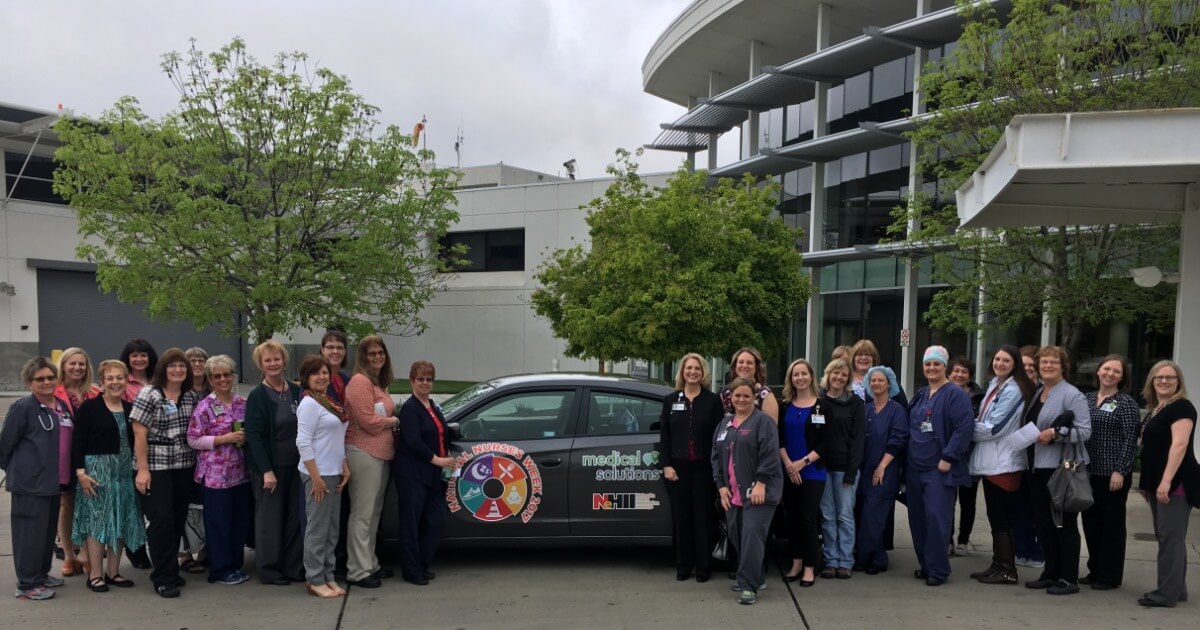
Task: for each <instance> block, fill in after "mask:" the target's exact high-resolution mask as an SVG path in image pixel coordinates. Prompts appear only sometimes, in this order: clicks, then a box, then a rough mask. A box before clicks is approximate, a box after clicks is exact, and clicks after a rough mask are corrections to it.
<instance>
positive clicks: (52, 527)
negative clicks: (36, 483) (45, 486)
mask: <svg viewBox="0 0 1200 630" xmlns="http://www.w3.org/2000/svg"><path fill="white" fill-rule="evenodd" d="M10 496H11V498H12V505H11V506H10V510H9V519H10V520H9V522H10V524H11V526H12V551H13V568H14V569H16V572H17V588H18V589H20V590H22V591H28V590H30V589H33V588H37V587H39V586H41V585H42V581H43V580H45V579H46V576H48V575H49V574H50V560H51V558H53V557H54V534H55V533H56V532H57V531H58V504H59V501H60V499H61V496H60V495H57V494H55V495H52V496H37V495H32V494H21V493H19V492H18V493H13V494H12V495H10ZM63 542H64V544H67V545H69V544H71V541H69V540H67V541H63ZM93 562H95V561H93Z"/></svg>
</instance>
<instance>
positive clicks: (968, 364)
mask: <svg viewBox="0 0 1200 630" xmlns="http://www.w3.org/2000/svg"><path fill="white" fill-rule="evenodd" d="M959 366H962V367H965V368H967V374H969V375H970V377H971V378H975V363H974V362H972V361H971V360H970V359H968V358H967V357H955V359H954V360H953V361H951V362H950V370H951V371H954V368H956V367H959Z"/></svg>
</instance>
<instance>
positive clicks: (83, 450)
mask: <svg viewBox="0 0 1200 630" xmlns="http://www.w3.org/2000/svg"><path fill="white" fill-rule="evenodd" d="M121 407H123V408H124V409H125V438H126V439H127V440H128V442H129V449H130V450H131V451H132V450H133V430H132V429H130V428H129V412H130V410H132V409H133V405H132V404H130V403H129V401H126V400H122V401H121ZM120 436H121V434H120V432H119V431H117V420H116V418H114V417H113V414H112V412H111V411H109V410H108V405H106V404H104V397H103V396H97V397H95V398H90V399H88V400H85V401H84V402H83V404H82V405H79V411H78V412H76V415H75V433H74V434H73V435H72V436H71V470H79V469H80V468H83V467H84V466H83V456H84V455H115V454H117V453H120V452H121V443H120Z"/></svg>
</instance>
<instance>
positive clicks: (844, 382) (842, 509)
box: [812, 359, 867, 580]
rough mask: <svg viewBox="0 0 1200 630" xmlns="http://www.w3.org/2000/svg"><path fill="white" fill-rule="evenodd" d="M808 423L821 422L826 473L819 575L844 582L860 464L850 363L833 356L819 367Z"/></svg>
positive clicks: (860, 426)
mask: <svg viewBox="0 0 1200 630" xmlns="http://www.w3.org/2000/svg"><path fill="white" fill-rule="evenodd" d="M812 422H813V424H817V425H824V426H825V439H824V442H823V443H822V446H823V447H824V449H825V450H824V451H823V452H822V453H821V458H822V461H824V462H825V470H826V473H827V475H828V477H827V481H826V483H825V490H824V492H823V493H822V495H821V528H822V532H823V533H824V538H825V549H824V550H825V568H824V569H822V570H821V577H823V578H834V577H836V578H838V579H841V580H848V579H850V568H851V567H853V566H854V495H855V488H856V486H857V484H858V469H859V467H860V466H862V459H863V444H864V440H865V438H866V425H867V414H866V409H865V407H864V405H863V399H862V398H860V397H858V396H855V395H854V392H853V391H851V389H850V366H849V365H847V364H846V362H845V361H842V360H840V359H839V360H835V361H831V362H830V363H829V365H827V366H825V375H824V377H822V379H821V397H820V399H819V400H817V405H816V409H815V410H814V411H813V416H812Z"/></svg>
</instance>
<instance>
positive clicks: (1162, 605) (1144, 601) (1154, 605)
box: [1138, 597, 1175, 608]
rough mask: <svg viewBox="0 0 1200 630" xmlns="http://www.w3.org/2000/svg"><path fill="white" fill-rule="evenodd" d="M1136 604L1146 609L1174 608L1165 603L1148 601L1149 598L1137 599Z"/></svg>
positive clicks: (1172, 605)
mask: <svg viewBox="0 0 1200 630" xmlns="http://www.w3.org/2000/svg"><path fill="white" fill-rule="evenodd" d="M1138 604H1140V605H1142V606H1145V607H1146V608H1174V607H1175V605H1174V604H1168V603H1166V602H1160V601H1155V600H1153V599H1150V598H1149V597H1140V598H1138Z"/></svg>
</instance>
